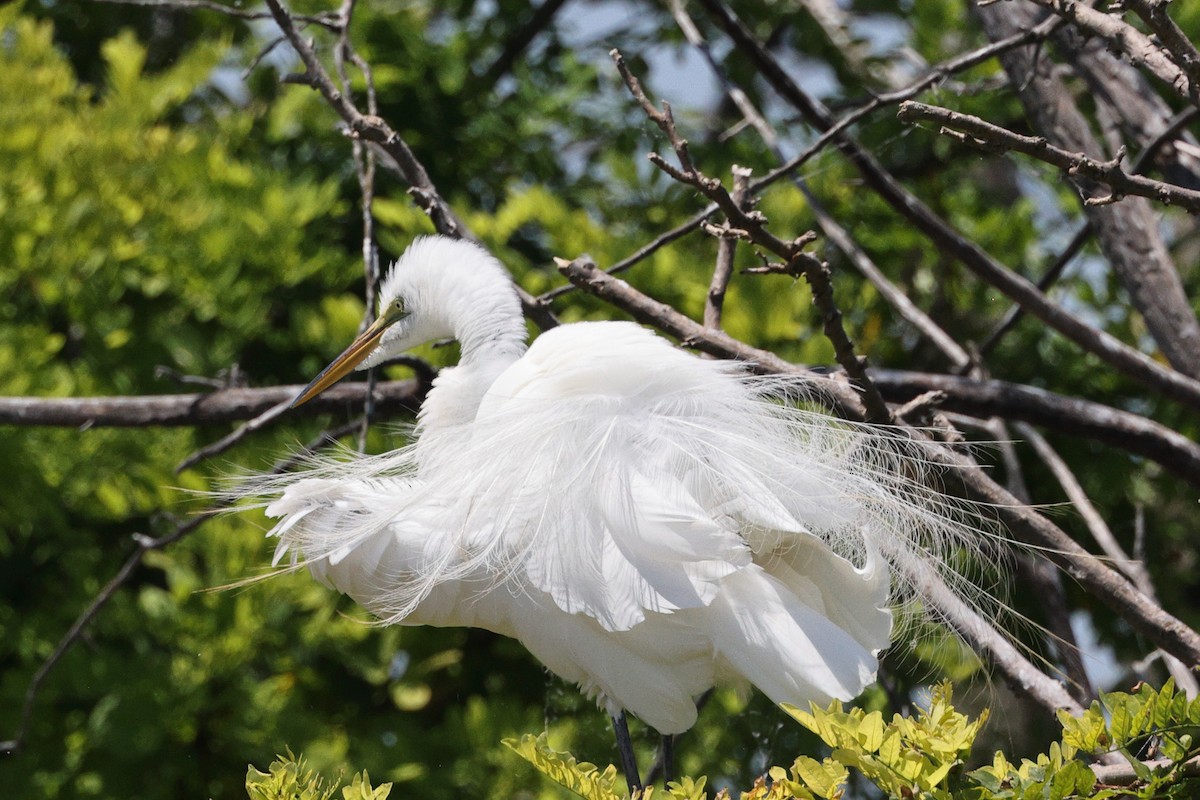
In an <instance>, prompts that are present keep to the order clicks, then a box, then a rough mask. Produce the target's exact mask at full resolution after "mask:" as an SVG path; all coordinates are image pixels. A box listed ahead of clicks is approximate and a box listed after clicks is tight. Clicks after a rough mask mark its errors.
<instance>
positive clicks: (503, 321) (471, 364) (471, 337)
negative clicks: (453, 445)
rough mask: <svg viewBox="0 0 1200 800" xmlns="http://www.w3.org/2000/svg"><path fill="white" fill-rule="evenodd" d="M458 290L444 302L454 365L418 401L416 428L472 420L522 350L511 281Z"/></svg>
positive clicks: (522, 330)
mask: <svg viewBox="0 0 1200 800" xmlns="http://www.w3.org/2000/svg"><path fill="white" fill-rule="evenodd" d="M462 286H463V284H459V291H457V292H455V296H454V297H453V298H448V299H447V302H445V303H444V304H443V306H442V307H443V308H444V309H445V314H446V318H445V320H444V323H445V324H446V326H447V328H448V329H449V330H450V331H452V332H453V335H454V338H455V339H457V340H458V342H459V345H460V347H461V352H462V355H461V357H460V358H459V362H458V366H456V367H451V368H448V369H443V370H442V371H441V373H440V374H439V375H438V377H437V378H436V379H435V380H434V382H433V387H432V388H431V389H430V390H429V394H428V395H426V397H425V402H424V403H422V404H421V412H420V414H419V415H418V418H417V423H418V430H419V431H420V432H422V433H433V432H440V431H444V430H447V429H450V428H452V427H454V426H456V425H463V424H466V423H469V422H471V421H472V420H474V419H475V414H476V412H478V411H479V404H480V402H481V401H482V400H483V396H484V394H486V393H487V390H488V389H489V388H491V385H492V384H493V383H494V382H495V380H496V378H497V377H499V376H500V373H502V372H504V370H506V369H508V368H509V366H511V365H512V364H513V363H515V362H516V361H517V359H519V358H520V357H521V356H523V355H524V354H525V350H526V344H525V338H526V329H525V318H524V315H523V314H522V313H521V305H520V301H519V300H518V299H517V296H516V293H515V292H514V290H513V285H512V282H511V281H510V280H509V279H508V278H507V276H504V281H503V283H502V284H497V285H494V286H488V285H486V284H483V285H477V286H474V287H472V289H473V291H465V292H464V291H462Z"/></svg>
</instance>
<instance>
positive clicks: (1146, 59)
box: [1031, 0, 1200, 103]
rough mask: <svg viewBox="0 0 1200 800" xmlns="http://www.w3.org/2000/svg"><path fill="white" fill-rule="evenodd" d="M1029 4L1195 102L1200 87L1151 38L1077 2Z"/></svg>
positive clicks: (1058, 0)
mask: <svg viewBox="0 0 1200 800" xmlns="http://www.w3.org/2000/svg"><path fill="white" fill-rule="evenodd" d="M1031 1H1032V2H1034V3H1037V4H1038V5H1040V6H1044V7H1045V8H1048V9H1050V10H1051V11H1053V12H1054V13H1056V14H1058V15H1059V16H1061V17H1063V18H1064V19H1067V20H1070V21H1071V22H1074V23H1075V24H1076V25H1078V26H1079V27H1081V28H1084V29H1086V30H1088V31H1090V32H1091V33H1093V34H1095V35H1097V36H1099V37H1101V38H1103V39H1104V40H1105V41H1107V42H1108V43H1109V44H1111V45H1112V46H1113V47H1114V48H1116V49H1117V50H1119V51H1120V52H1122V53H1124V54H1125V55H1126V56H1128V58H1129V60H1130V61H1131V62H1132V63H1133V64H1134V65H1135V66H1141V67H1145V68H1146V69H1147V70H1149V71H1150V72H1151V73H1152V74H1153V75H1154V76H1155V77H1157V78H1158V79H1159V80H1161V81H1163V82H1164V83H1166V84H1167V85H1168V86H1170V87H1171V88H1172V89H1174V90H1175V91H1176V92H1178V93H1179V94H1180V95H1181V96H1183V97H1186V98H1188V99H1190V100H1191V101H1192V102H1193V103H1194V102H1196V99H1197V92H1198V91H1200V87H1198V86H1196V85H1195V84H1193V83H1192V82H1191V81H1190V80H1188V76H1187V74H1186V73H1184V71H1183V70H1181V69H1180V68H1179V66H1178V65H1177V64H1176V63H1175V62H1174V61H1172V60H1171V59H1170V58H1168V57H1167V54H1166V53H1165V52H1164V51H1163V50H1162V48H1160V47H1159V46H1158V45H1156V44H1155V43H1154V42H1153V41H1151V40H1150V37H1148V36H1146V34H1144V33H1142V32H1141V31H1139V30H1138V29H1137V28H1135V27H1133V26H1132V25H1130V24H1129V23H1127V22H1125V21H1124V20H1123V19H1121V18H1120V17H1118V16H1116V15H1114V14H1106V13H1105V12H1103V11H1100V10H1099V9H1096V8H1092V7H1091V6H1089V5H1088V4H1087V3H1081V2H1079V0H1031Z"/></svg>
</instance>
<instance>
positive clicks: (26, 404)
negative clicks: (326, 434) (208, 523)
mask: <svg viewBox="0 0 1200 800" xmlns="http://www.w3.org/2000/svg"><path fill="white" fill-rule="evenodd" d="M427 387H428V383H422V382H418V381H415V380H407V381H393V382H390V383H383V384H380V385H378V386H377V387H375V394H376V404H377V408H378V410H379V411H382V412H387V413H393V414H394V413H400V412H406V413H410V414H411V413H416V411H417V408H418V407H419V406H420V403H421V399H422V398H423V397H424V396H425V390H426V388H427ZM303 388H304V387H303V386H299V385H296V386H271V387H267V388H263V389H237V388H234V389H221V390H218V391H215V392H209V393H207V394H163V395H146V396H142V397H0V425H20V426H32V425H48V426H55V427H70V428H82V429H87V428H90V427H92V426H96V425H104V426H110V427H118V428H142V427H147V426H151V425H167V426H180V425H205V424H211V423H218V422H236V421H238V420H245V419H253V418H254V417H257V416H259V415H260V414H263V413H265V412H267V411H269V410H270V409H271V408H272V407H274V406H277V405H279V404H281V403H290V402H291V401H292V400H293V399H294V398H295V397H296V395H298V394H299V393H300V391H301V390H302V389H303ZM365 397H366V384H364V383H341V384H338V385H337V386H334V387H331V388H330V389H327V390H326V391H324V392H322V393H321V394H320V395H319V396H318V397H315V398H313V399H312V400H310V401H309V402H307V403H305V404H304V405H303V406H301V407H300V408H298V409H296V410H295V412H294V413H295V414H298V415H305V416H311V415H313V414H316V413H322V412H330V411H344V410H346V409H348V408H350V407H351V406H353V405H354V404H361V403H362V402H363V401H364V399H365Z"/></svg>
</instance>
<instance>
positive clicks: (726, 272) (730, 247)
mask: <svg viewBox="0 0 1200 800" xmlns="http://www.w3.org/2000/svg"><path fill="white" fill-rule="evenodd" d="M750 174H751V173H750V170H748V169H746V168H744V167H739V166H736V165H735V166H734V168H733V202H735V203H737V204H738V206H739V207H745V206H746V190H747V189H748V188H749V186H750ZM736 246H737V238H736V237H733V236H727V237H722V238H721V239H720V240H719V241H718V242H717V264H716V267H715V268H714V269H713V276H712V281H711V282H710V283H709V285H708V296H707V297H706V298H705V302H704V327H706V328H719V327H721V309H722V308H723V307H724V305H725V290H726V289H727V288H728V287H729V278H730V277H731V276H732V275H733V255H734V248H735V247H736Z"/></svg>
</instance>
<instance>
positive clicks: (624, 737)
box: [612, 710, 642, 796]
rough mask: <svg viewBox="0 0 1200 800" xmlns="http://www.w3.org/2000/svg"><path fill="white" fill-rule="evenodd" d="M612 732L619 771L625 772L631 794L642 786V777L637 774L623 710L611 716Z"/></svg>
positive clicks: (627, 724) (635, 759) (635, 758)
mask: <svg viewBox="0 0 1200 800" xmlns="http://www.w3.org/2000/svg"><path fill="white" fill-rule="evenodd" d="M612 723H613V732H614V733H615V734H616V735H617V754H618V755H619V756H620V758H621V771H622V772H624V773H625V782H626V783H628V784H629V794H630V796H633V795H634V794H636V793H637V792H639V791H640V790H641V788H642V779H641V778H640V777H639V776H638V767H637V757H636V756H635V755H634V754H633V740H632V739H630V738H629V722H628V720H627V719H626V718H625V712H624V711H623V710H622V711H621V713H620V714H616V715H614V716H613V718H612Z"/></svg>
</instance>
